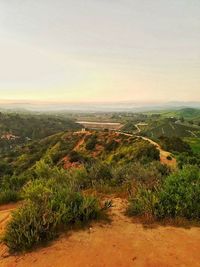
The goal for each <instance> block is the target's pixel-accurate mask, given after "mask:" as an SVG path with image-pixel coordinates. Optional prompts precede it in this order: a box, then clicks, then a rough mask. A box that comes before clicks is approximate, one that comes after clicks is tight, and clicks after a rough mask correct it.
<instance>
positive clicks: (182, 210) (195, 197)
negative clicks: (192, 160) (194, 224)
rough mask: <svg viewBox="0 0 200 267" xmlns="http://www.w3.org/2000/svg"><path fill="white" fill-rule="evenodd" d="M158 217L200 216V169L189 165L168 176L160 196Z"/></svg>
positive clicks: (195, 217) (189, 217)
mask: <svg viewBox="0 0 200 267" xmlns="http://www.w3.org/2000/svg"><path fill="white" fill-rule="evenodd" d="M156 213H157V217H159V218H163V217H177V216H180V217H186V218H188V219H199V218H200V170H199V168H198V167H197V166H191V165H188V166H186V167H184V168H183V169H182V170H179V171H178V172H177V173H174V174H172V175H170V176H168V177H167V178H166V180H165V182H164V185H163V187H162V190H161V192H160V196H159V205H158V207H157V211H156Z"/></svg>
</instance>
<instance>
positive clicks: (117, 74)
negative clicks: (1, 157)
mask: <svg viewBox="0 0 200 267" xmlns="http://www.w3.org/2000/svg"><path fill="white" fill-rule="evenodd" d="M0 58H1V61H0V100H1V101H0V102H9V101H16V102H20V101H23V102H24V101H31V102H47V103H48V102H52V101H54V102H58V103H59V102H60V103H65V102H67V103H70V102H71V103H74V102H76V103H87V102H91V103H92V102H100V103H101V102H105V103H107V102H111V103H113V102H123V101H133V102H136V103H137V102H138V103H141V102H142V103H159V102H170V101H183V102H185V101H200V1H198V0H192V1H188V0H176V1H165V0H160V1H148V0H143V1H139V0H132V1H131V0H123V1H122V0H115V1H113V0H110V1H105V0H85V1H81V0H77V1H74V2H72V1H67V0H60V1H57V2H55V1H53V0H41V1H31V0H26V1H24V0H15V1H14V0H11V1H6V0H2V1H1V2H0Z"/></svg>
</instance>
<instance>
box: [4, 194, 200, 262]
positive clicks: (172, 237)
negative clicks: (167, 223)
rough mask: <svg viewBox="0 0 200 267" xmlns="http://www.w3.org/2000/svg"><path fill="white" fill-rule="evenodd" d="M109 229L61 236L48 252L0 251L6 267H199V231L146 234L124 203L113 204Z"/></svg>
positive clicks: (154, 230)
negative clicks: (19, 252) (126, 212)
mask: <svg viewBox="0 0 200 267" xmlns="http://www.w3.org/2000/svg"><path fill="white" fill-rule="evenodd" d="M113 204H114V207H113V208H112V209H111V211H110V217H111V219H112V222H111V223H110V224H105V223H94V224H93V225H92V226H91V227H90V228H87V229H85V230H81V231H77V232H71V233H70V234H66V235H63V236H62V237H61V238H59V239H58V240H57V241H54V242H53V243H52V244H50V245H49V246H48V247H45V248H41V249H38V250H36V251H34V252H31V253H27V254H24V255H18V256H9V257H5V258H3V257H2V255H4V256H5V255H6V254H5V253H6V248H5V247H4V246H3V245H1V247H0V251H1V253H0V255H1V258H0V266H3V267H176V266H177V267H178V266H184V267H191V266H192V267H197V266H198V267H199V266H200V254H199V251H200V228H191V229H184V228H175V227H163V226H157V227H155V228H144V227H143V226H142V225H141V224H140V223H136V222H134V221H132V220H131V219H130V218H127V217H126V216H125V215H124V209H125V207H126V201H125V200H122V199H120V198H114V199H113Z"/></svg>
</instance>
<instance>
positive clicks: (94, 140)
mask: <svg viewBox="0 0 200 267" xmlns="http://www.w3.org/2000/svg"><path fill="white" fill-rule="evenodd" d="M96 144H97V136H96V135H92V136H91V137H90V138H89V139H88V140H87V142H86V146H85V148H86V149H87V150H93V149H95V147H96Z"/></svg>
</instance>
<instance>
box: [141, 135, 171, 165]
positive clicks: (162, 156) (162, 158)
mask: <svg viewBox="0 0 200 267" xmlns="http://www.w3.org/2000/svg"><path fill="white" fill-rule="evenodd" d="M138 138H142V139H143V140H146V141H148V142H149V143H151V144H152V145H154V146H156V147H157V149H158V150H159V151H160V161H161V163H163V164H166V165H168V166H170V167H172V168H175V167H176V159H175V158H174V157H173V156H172V154H171V153H170V152H168V151H165V150H163V149H162V148H161V146H160V145H159V144H158V143H156V142H154V141H153V140H151V139H150V138H147V137H144V136H138ZM168 157H170V158H171V159H169V158H168Z"/></svg>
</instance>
